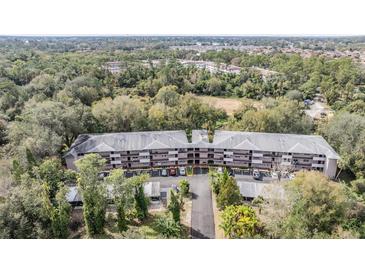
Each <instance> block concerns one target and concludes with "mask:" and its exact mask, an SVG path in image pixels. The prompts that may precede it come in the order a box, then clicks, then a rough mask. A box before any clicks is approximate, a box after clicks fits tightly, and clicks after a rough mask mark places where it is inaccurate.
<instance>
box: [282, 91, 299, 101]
mask: <svg viewBox="0 0 365 274" xmlns="http://www.w3.org/2000/svg"><path fill="white" fill-rule="evenodd" d="M285 96H286V97H287V98H288V99H290V100H296V101H298V102H301V101H302V100H303V94H302V93H301V92H300V91H299V90H290V91H288V92H287V93H286V94H285Z"/></svg>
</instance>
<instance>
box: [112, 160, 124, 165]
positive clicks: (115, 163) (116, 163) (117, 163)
mask: <svg viewBox="0 0 365 274" xmlns="http://www.w3.org/2000/svg"><path fill="white" fill-rule="evenodd" d="M121 163H122V162H121V161H110V164H111V165H120V164H121Z"/></svg>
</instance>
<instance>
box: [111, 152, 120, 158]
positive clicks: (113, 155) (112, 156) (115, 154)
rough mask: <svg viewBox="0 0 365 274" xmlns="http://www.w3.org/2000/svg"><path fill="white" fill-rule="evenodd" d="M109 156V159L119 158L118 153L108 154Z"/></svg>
mask: <svg viewBox="0 0 365 274" xmlns="http://www.w3.org/2000/svg"><path fill="white" fill-rule="evenodd" d="M109 156H110V158H119V157H120V153H114V154H110V155H109Z"/></svg>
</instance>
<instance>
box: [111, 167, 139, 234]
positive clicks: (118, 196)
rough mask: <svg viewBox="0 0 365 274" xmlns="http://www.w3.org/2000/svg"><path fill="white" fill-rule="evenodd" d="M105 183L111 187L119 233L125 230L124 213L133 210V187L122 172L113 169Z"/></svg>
mask: <svg viewBox="0 0 365 274" xmlns="http://www.w3.org/2000/svg"><path fill="white" fill-rule="evenodd" d="M106 182H107V183H108V184H109V185H110V186H112V187H113V200H114V204H115V207H116V210H117V216H118V229H119V231H120V232H123V231H125V230H127V228H128V227H127V218H126V213H127V212H128V211H129V210H131V209H132V208H133V205H134V195H133V190H134V189H133V185H132V183H131V182H130V180H128V179H127V178H125V176H124V171H123V170H121V169H114V170H112V171H111V172H110V174H109V176H108V177H107V178H106Z"/></svg>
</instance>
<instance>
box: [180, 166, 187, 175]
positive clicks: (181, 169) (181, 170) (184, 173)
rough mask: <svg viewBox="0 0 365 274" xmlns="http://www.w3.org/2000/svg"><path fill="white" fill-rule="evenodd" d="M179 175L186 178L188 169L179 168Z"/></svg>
mask: <svg viewBox="0 0 365 274" xmlns="http://www.w3.org/2000/svg"><path fill="white" fill-rule="evenodd" d="M179 174H180V175H181V176H186V169H185V167H180V168H179Z"/></svg>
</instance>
